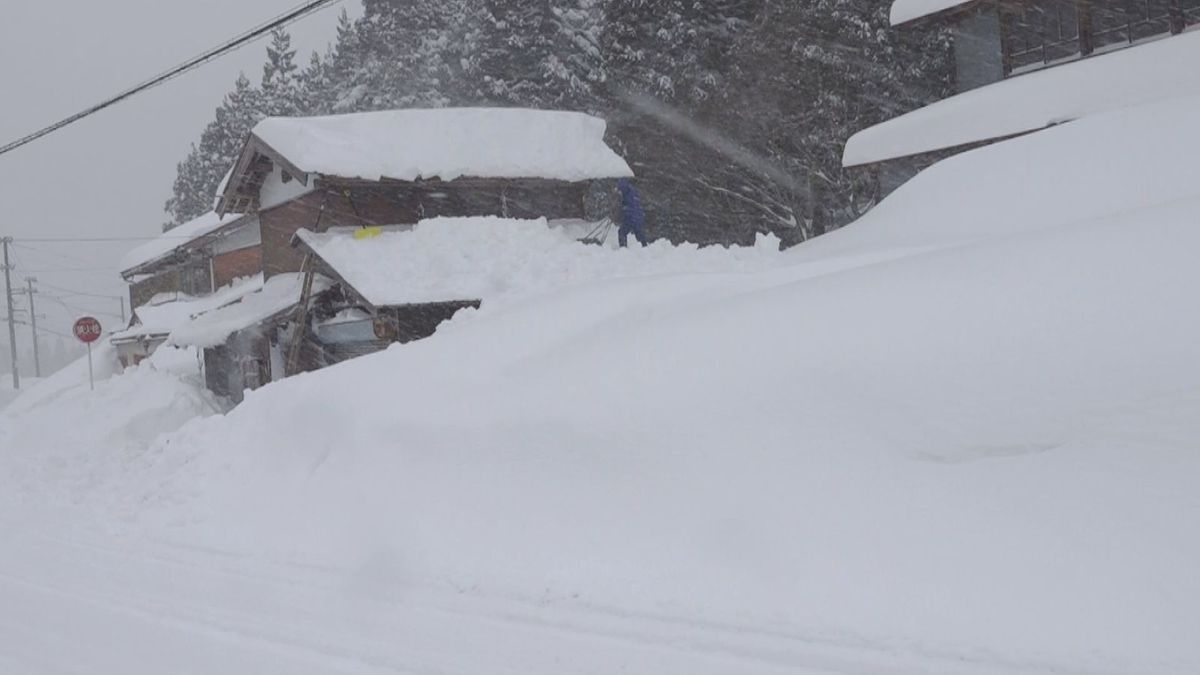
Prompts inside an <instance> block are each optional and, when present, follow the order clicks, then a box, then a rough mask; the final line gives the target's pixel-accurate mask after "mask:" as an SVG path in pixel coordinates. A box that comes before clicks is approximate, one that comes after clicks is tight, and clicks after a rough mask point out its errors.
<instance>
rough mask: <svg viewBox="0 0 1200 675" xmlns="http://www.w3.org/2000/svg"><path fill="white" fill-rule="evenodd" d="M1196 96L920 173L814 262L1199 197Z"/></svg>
mask: <svg viewBox="0 0 1200 675" xmlns="http://www.w3.org/2000/svg"><path fill="white" fill-rule="evenodd" d="M1198 115H1200V95H1195V96H1190V97H1185V98H1178V99H1167V100H1163V101H1157V102H1155V103H1151V104H1146V105H1141V106H1135V107H1131V108H1123V109H1121V110H1114V111H1111V112H1106V113H1099V114H1096V115H1093V116H1090V117H1085V118H1083V119H1080V120H1078V121H1076V122H1073V123H1071V124H1063V125H1059V126H1056V127H1053V128H1050V129H1046V130H1044V131H1041V132H1039V133H1036V134H1029V135H1026V136H1021V137H1019V138H1014V139H1010V140H1007V141H1004V142H1002V143H995V144H992V145H989V146H985V147H983V148H979V149H976V150H972V151H970V152H965V153H961V154H958V155H955V156H953V157H950V158H948V159H945V160H943V161H941V162H938V163H936V164H934V165H933V166H931V167H929V168H927V169H925V170H924V171H922V172H921V173H919V174H918V175H917V176H916V177H914V178H913V179H912V180H910V181H908V182H907V183H905V184H904V185H902V186H901V187H900V188H899V189H898V190H896V191H895V192H894V193H892V194H891V195H890V196H888V198H887V199H885V200H883V202H882V203H881V204H879V205H878V206H876V207H875V208H874V209H872V210H871V211H870V212H868V213H867V214H866V215H865V216H864V217H863V218H861V219H860V220H859V221H858V222H857V223H855V224H854V227H851V228H843V229H841V230H837V231H834V232H831V233H829V235H827V236H822V237H819V238H817V239H816V240H814V241H812V242H810V243H809V244H807V245H806V246H804V247H802V248H803V249H804V250H805V251H808V252H810V253H809V254H811V255H818V254H819V255H823V256H827V257H835V256H847V255H862V254H866V253H871V252H877V251H879V250H888V249H890V250H908V251H916V250H927V249H930V248H940V247H944V246H953V245H961V244H963V243H969V242H974V241H978V240H979V239H982V238H988V237H1004V236H1012V235H1015V234H1019V233H1021V232H1023V231H1025V230H1028V229H1030V228H1045V227H1049V226H1061V225H1065V224H1068V223H1072V222H1086V221H1089V220H1094V219H1096V218H1101V217H1104V216H1105V215H1108V214H1113V213H1125V212H1134V211H1138V210H1141V209H1146V208H1149V207H1152V206H1154V205H1157V204H1166V203H1171V202H1176V201H1180V200H1186V199H1191V198H1193V197H1195V196H1197V195H1200V181H1198V180H1197V178H1196V170H1195V167H1196V162H1197V157H1200V126H1197V125H1196V122H1195V120H1196V119H1197V116H1198Z"/></svg>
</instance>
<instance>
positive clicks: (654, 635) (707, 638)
mask: <svg viewBox="0 0 1200 675" xmlns="http://www.w3.org/2000/svg"><path fill="white" fill-rule="evenodd" d="M0 537H3V540H4V545H3V547H0V606H3V607H4V608H5V611H4V612H0V671H3V672H4V673H8V674H9V675H26V674H29V675H35V674H36V675H50V674H58V673H123V674H125V675H138V674H141V673H146V674H154V675H162V674H164V673H256V674H265V673H279V674H284V673H287V674H289V675H303V674H306V673H314V674H315V673H322V674H328V673H464V674H472V673H479V674H481V675H482V674H484V673H486V674H488V675H496V674H499V673H531V672H538V673H562V674H564V675H566V674H573V673H618V672H620V673H689V674H695V675H705V674H708V673H713V674H716V673H722V674H724V673H747V674H756V673H763V674H768V673H791V674H793V675H798V674H801V675H807V674H812V675H817V674H827V673H839V674H849V675H917V674H923V675H927V674H932V675H936V674H938V673H946V674H950V673H956V674H959V675H975V674H979V675H991V674H996V675H1001V674H1006V673H1041V672H1046V673H1049V672H1051V669H1050V668H1049V667H1046V668H1044V669H1043V668H1041V667H1039V666H1038V664H1034V663H1009V664H1003V663H989V662H986V661H974V660H972V657H971V656H970V655H968V654H925V653H921V651H920V649H919V647H918V646H914V645H900V644H879V643H875V644H872V643H869V642H865V641H858V640H854V639H853V638H850V637H848V636H840V637H838V636H802V635H793V634H788V633H786V632H778V633H774V632H770V631H765V630H763V629H762V627H756V628H750V627H742V626H736V625H716V624H701V623H695V622H689V621H683V620H676V619H673V618H671V617H669V616H649V615H643V616H637V615H630V614H628V613H624V612H619V611H615V610H614V611H608V610H605V609H603V608H598V607H588V606H584V605H582V604H580V603H577V602H574V601H573V600H572V599H570V598H553V597H544V598H536V599H533V598H531V599H516V598H500V597H486V596H483V595H480V594H478V593H477V592H475V591H473V590H472V589H453V588H442V589H440V590H433V589H431V588H430V587H419V588H396V587H391V586H389V585H388V584H387V583H386V582H384V581H383V580H384V579H386V578H388V574H387V573H386V572H387V569H386V568H387V566H388V565H389V561H387V560H378V561H372V562H369V563H367V564H366V565H364V566H363V568H362V569H358V570H338V569H322V568H316V567H311V566H299V565H287V564H281V563H278V562H269V561H263V560H257V559H247V558H238V557H232V556H228V555H225V554H220V553H217V552H212V551H203V550H195V549H184V548H180V547H177V546H169V545H165V544H153V543H148V542H143V541H133V540H125V539H119V540H112V539H107V540H104V542H103V543H97V542H96V541H91V539H92V537H91V536H86V535H85V536H82V537H80V536H71V537H66V538H59V537H56V536H48V535H46V534H43V533H39V532H35V531H32V530H30V529H28V528H27V527H26V526H22V525H19V524H15V523H13V522H3V523H0ZM1053 672H1055V673H1062V672H1064V671H1061V670H1054V671H1053Z"/></svg>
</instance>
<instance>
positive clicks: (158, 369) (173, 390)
mask: <svg viewBox="0 0 1200 675" xmlns="http://www.w3.org/2000/svg"><path fill="white" fill-rule="evenodd" d="M93 357H94V360H95V369H96V390H95V391H91V390H90V388H89V385H88V371H87V359H86V358H84V359H81V360H80V361H78V362H76V363H74V364H72V365H70V366H68V367H66V368H64V369H63V370H61V371H59V372H58V373H55V374H54V375H52V376H50V377H49V378H46V379H44V380H42V381H41V382H39V383H37V384H36V385H35V386H33V387H31V388H29V389H28V390H26V391H25V392H24V393H23V394H22V395H21V396H20V397H19V398H18V399H17V400H15V401H14V402H13V403H12V404H11V405H9V406H8V407H7V408H5V409H3V410H0V448H3V459H4V461H3V462H2V463H0V483H3V485H4V492H5V494H4V497H5V499H6V504H8V507H7V508H8V509H9V512H10V513H12V512H13V511H12V509H13V508H14V507H13V501H14V500H16V501H21V500H24V501H27V502H29V503H31V504H33V505H34V506H35V507H36V508H38V509H45V508H47V507H61V506H64V505H69V504H83V503H86V504H89V505H91V506H96V507H99V509H100V510H99V512H98V513H100V514H103V515H102V518H101V519H102V520H105V519H108V518H111V517H114V509H115V508H117V506H118V505H122V506H121V507H120V508H121V509H122V511H123V512H128V513H129V514H130V515H136V504H134V505H132V506H130V508H132V509H133V510H132V511H127V510H126V508H125V506H126V505H128V502H127V500H128V499H130V498H131V497H132V495H131V493H130V491H129V487H130V486H129V483H128V480H129V478H130V474H131V468H132V467H133V466H134V465H135V464H139V463H143V462H144V460H145V457H144V453H146V451H147V450H148V449H149V447H150V445H151V443H152V442H153V441H155V440H156V439H157V438H158V437H160V436H161V435H163V434H165V433H168V432H172V431H175V430H177V429H178V428H179V427H180V426H182V425H184V424H186V423H187V422H190V421H192V420H195V419H197V418H199V417H204V416H206V415H212V414H214V413H217V412H220V409H219V407H218V404H217V402H216V400H215V398H214V397H212V396H211V395H210V394H209V393H208V392H206V391H205V390H204V387H203V383H202V382H201V380H200V377H199V365H198V361H197V355H196V353H195V351H194V350H193V351H180V350H175V349H160V350H159V351H157V352H155V354H154V355H153V356H152V357H150V359H148V360H147V361H145V362H143V363H142V364H141V365H139V366H138V367H136V368H132V369H129V370H127V371H125V372H124V373H123V374H121V373H120V372H119V370H120V366H119V364H118V363H117V361H116V356H115V350H114V349H113V348H112V347H110V346H109V345H107V344H101V345H99V346H97V347H95V348H94V354H93ZM146 466H149V464H148V463H147V464H146ZM160 468H161V467H160ZM43 515H44V514H43Z"/></svg>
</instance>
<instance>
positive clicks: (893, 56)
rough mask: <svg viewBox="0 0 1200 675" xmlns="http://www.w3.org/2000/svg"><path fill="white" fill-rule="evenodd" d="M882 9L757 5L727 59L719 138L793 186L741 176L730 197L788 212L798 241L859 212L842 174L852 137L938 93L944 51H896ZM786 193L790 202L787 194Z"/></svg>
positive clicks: (929, 44)
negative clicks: (786, 205) (740, 146)
mask: <svg viewBox="0 0 1200 675" xmlns="http://www.w3.org/2000/svg"><path fill="white" fill-rule="evenodd" d="M898 37H899V34H898V33H897V32H895V31H893V30H891V29H890V26H889V21H888V7H887V5H886V3H878V2H873V1H872V0H810V1H809V2H803V3H797V2H790V1H788V0H769V1H767V2H764V4H763V6H762V10H761V14H760V16H759V19H758V21H757V22H756V25H755V26H754V28H753V29H752V30H750V31H747V32H746V33H744V34H743V36H742V39H741V40H740V41H739V43H738V45H737V46H736V47H735V49H734V50H733V52H732V54H731V61H732V63H733V69H732V75H731V77H730V78H729V86H728V87H727V88H726V89H725V90H724V91H723V93H722V96H721V99H722V100H721V102H720V105H719V110H720V111H721V112H722V114H721V120H722V122H723V126H724V128H726V129H728V130H729V131H730V132H731V133H732V134H733V135H734V136H735V137H737V138H738V139H739V140H740V141H741V142H743V143H745V144H747V145H749V146H750V147H752V148H753V149H754V150H755V151H757V152H759V153H761V154H762V156H764V157H765V158H767V159H769V160H770V161H771V162H772V163H774V164H775V165H776V166H779V167H781V168H782V169H783V170H784V171H785V172H786V173H788V174H790V175H791V176H792V177H794V178H795V179H796V182H797V183H799V184H800V185H801V188H802V189H801V190H800V193H799V194H796V193H794V192H793V191H791V190H783V191H781V188H782V187H784V186H781V185H779V181H777V180H771V179H768V178H767V177H765V176H761V175H753V174H750V175H748V176H747V178H748V179H750V180H742V181H741V184H740V185H738V186H737V187H738V192H737V194H740V195H755V196H756V198H759V199H761V200H762V202H760V204H763V203H765V202H771V203H773V204H775V205H779V204H780V203H781V202H784V201H786V202H790V203H791V204H792V206H791V207H790V208H791V209H792V210H793V211H794V212H795V213H796V214H797V215H798V216H799V218H798V223H799V224H800V225H801V227H802V228H803V231H802V232H799V233H794V234H795V236H797V237H798V238H800V239H803V238H807V237H809V236H813V235H817V234H821V233H822V232H824V231H825V230H827V229H828V228H830V227H835V226H837V225H840V224H843V223H845V222H847V221H849V220H851V219H853V218H854V217H856V216H857V215H858V214H859V213H860V212H861V209H862V208H864V207H865V206H866V205H867V202H865V201H864V200H863V193H864V192H865V186H864V185H863V184H862V181H861V180H860V178H862V176H860V175H856V174H854V173H851V172H847V171H845V170H844V169H843V168H842V165H841V152H842V147H843V145H844V143H845V140H846V139H847V138H849V137H850V136H851V135H852V134H853V133H855V132H856V131H858V130H860V129H864V128H866V127H868V126H871V125H873V124H876V123H878V122H881V121H883V120H885V119H888V118H891V117H894V116H896V115H899V114H901V113H903V112H905V111H907V110H910V109H912V108H915V107H918V106H920V105H922V104H924V103H926V102H928V101H929V100H931V99H933V98H939V97H941V96H942V95H944V94H945V93H946V90H947V87H948V86H949V72H950V70H949V51H948V49H947V43H946V41H945V36H944V35H942V34H940V33H932V34H930V35H928V36H925V37H924V38H922V39H918V40H909V41H905V42H900V41H898ZM789 192H792V193H791V194H788V193H789Z"/></svg>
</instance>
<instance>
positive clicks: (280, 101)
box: [262, 28, 302, 116]
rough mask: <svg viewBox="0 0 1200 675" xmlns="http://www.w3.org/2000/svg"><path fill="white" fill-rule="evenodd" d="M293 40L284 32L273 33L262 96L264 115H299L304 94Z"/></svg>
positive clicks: (274, 31) (265, 66)
mask: <svg viewBox="0 0 1200 675" xmlns="http://www.w3.org/2000/svg"><path fill="white" fill-rule="evenodd" d="M299 75H300V73H299V68H298V67H297V65H296V50H294V49H292V37H291V36H290V35H288V33H287V31H285V30H284V29H282V28H276V29H275V30H273V31H271V44H269V45H268V46H267V62H266V63H265V64H264V65H263V76H262V96H263V104H264V106H265V112H266V113H267V114H268V115H272V116H291V115H296V114H298V113H299V112H300V109H301V107H302V106H301V94H300V86H299V82H298V77H299Z"/></svg>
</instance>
